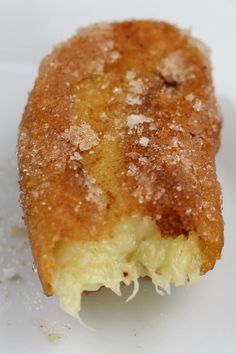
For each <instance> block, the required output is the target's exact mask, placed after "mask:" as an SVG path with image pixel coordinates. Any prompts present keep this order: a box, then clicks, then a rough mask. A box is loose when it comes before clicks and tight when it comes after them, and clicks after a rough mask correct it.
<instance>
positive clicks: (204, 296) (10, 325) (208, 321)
mask: <svg viewBox="0 0 236 354" xmlns="http://www.w3.org/2000/svg"><path fill="white" fill-rule="evenodd" d="M0 9H1V10H0V107H1V113H0V279H1V283H0V352H1V353H4V354H11V353H20V354H21V353H22V354H32V353H34V354H38V353H47V354H51V353H56V354H61V353H63V354H67V353H68V354H74V353H83V354H91V353H98V354H99V353H101V354H111V353H113V354H118V353H128V354H133V353H134V354H135V353H161V354H172V353H173V354H180V353H181V354H189V353H191V354H199V353H201V354H211V353H214V354H222V353H226V354H231V353H235V352H236V296H235V293H236V237H235V236H236V223H235V212H236V208H235V198H236V188H235V186H236V158H235V154H236V138H235V136H236V89H235V79H236V69H235V68H236V65H235V63H236V49H235V39H234V36H235V33H236V21H235V16H236V3H235V2H234V1H233V0H231V1H226V0H224V1H207V0H205V1H200V0H198V1H194V2H192V1H187V0H186V1H176V2H174V1H156V0H152V1H151V0H145V1H143V0H136V1H135V0H133V1H128V0H126V1H122V0H119V1H114V2H112V1H110V0H107V1H105V0H100V1H95V0H94V1H92V0H86V1H84V2H83V1H78V0H77V1H76V0H74V1H63V0H57V1H56V0H54V1H46V0H40V1H30V0H29V1H26V0H21V1H2V0H1V1H0ZM134 17H139V18H159V19H165V20H167V21H170V22H173V23H176V24H178V25H179V26H181V27H185V28H189V27H192V28H193V33H194V35H196V36H199V37H200V38H202V39H203V40H205V41H206V42H207V43H208V44H209V45H210V47H211V48H212V51H213V55H212V60H213V66H214V80H215V85H216V89H217V95H218V98H219V101H220V103H221V105H222V110H223V113H224V117H225V122H224V129H223V141H222V148H221V151H220V153H219V156H218V159H217V163H218V173H219V178H220V180H221V182H222V185H223V191H224V217H225V222H226V225H225V241H226V242H225V248H224V252H223V257H222V260H221V261H219V262H218V263H217V266H216V267H215V269H214V271H212V272H210V273H209V274H208V275H206V276H205V277H203V278H202V279H201V280H200V281H199V282H198V284H197V285H195V286H194V287H192V288H188V287H185V288H176V289H173V292H172V295H171V296H166V297H160V296H157V295H156V294H155V291H154V289H153V286H152V285H151V284H150V282H148V281H146V280H144V281H142V284H141V290H140V292H139V294H138V295H137V297H136V298H135V299H134V300H133V301H132V302H130V303H128V304H127V303H125V302H124V299H125V297H123V298H119V297H117V296H115V295H112V294H111V293H110V292H108V291H106V290H102V291H100V292H99V293H96V294H92V295H90V296H87V297H86V296H85V297H84V298H83V311H82V317H83V319H84V320H85V322H86V323H87V324H88V325H90V326H92V327H94V328H96V332H90V331H88V330H87V329H85V328H83V327H81V326H80V324H78V323H77V322H76V321H75V320H74V319H71V318H70V317H68V316H67V315H66V314H64V313H63V312H62V311H61V310H60V309H59V307H58V301H57V298H55V297H54V298H46V297H45V296H44V295H43V294H42V291H41V285H40V283H39V280H38V277H37V274H35V273H34V272H33V270H32V267H33V262H32V257H31V254H30V249H29V245H28V241H27V238H26V236H25V232H24V231H22V230H21V229H20V228H21V227H22V225H23V224H22V220H21V210H20V207H19V204H18V187H17V170H16V159H15V144H16V132H17V126H18V124H19V121H20V119H21V114H22V111H23V109H24V105H25V103H26V99H27V92H28V91H29V90H30V89H31V87H32V85H33V81H34V78H35V76H36V73H37V67H38V64H39V62H40V60H41V58H42V56H43V55H45V54H46V53H47V52H49V51H50V50H51V47H52V45H53V44H55V43H57V42H58V41H60V40H62V39H65V38H67V37H68V36H70V35H72V34H73V32H74V30H75V29H76V28H77V27H78V26H81V25H84V24H87V23H91V22H94V21H100V20H112V19H123V18H134ZM16 228H18V229H16ZM20 233H23V235H20ZM14 272H15V273H16V274H15V276H14V277H13V279H7V278H8V277H9V278H11V276H13V275H14ZM123 291H124V294H125V295H126V296H127V294H128V293H129V292H130V291H131V289H130V288H129V289H124V290H123Z"/></svg>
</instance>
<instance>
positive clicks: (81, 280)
mask: <svg viewBox="0 0 236 354" xmlns="http://www.w3.org/2000/svg"><path fill="white" fill-rule="evenodd" d="M55 258H56V272H55V275H54V280H53V287H54V291H55V293H56V294H58V295H59V298H60V304H61V307H62V309H63V310H64V311H65V312H67V313H69V314H70V315H72V316H74V317H77V318H78V314H79V311H80V307H81V295H82V293H83V291H85V290H87V291H96V290H98V289H99V288H101V287H102V286H105V287H106V288H109V289H111V290H112V291H113V292H114V293H116V294H117V295H121V292H120V286H121V283H124V284H126V285H129V284H131V283H134V290H133V293H132V295H131V296H130V297H129V299H128V300H130V299H131V298H133V297H134V296H135V294H136V293H137V291H138V289H139V283H138V279H139V277H145V276H148V277H149V278H151V280H152V282H153V284H154V285H155V288H156V290H157V292H158V293H160V294H165V293H170V285H171V283H173V284H175V285H176V286H179V285H182V284H184V283H185V282H186V281H187V280H188V281H189V282H190V283H194V282H195V281H196V280H197V279H198V277H199V275H200V266H201V252H200V248H199V245H198V238H197V236H196V234H195V233H194V232H192V233H190V234H189V235H188V237H186V236H184V235H179V236H178V237H176V238H163V237H161V234H160V231H159V229H158V227H157V226H156V224H155V222H154V221H152V220H151V219H150V218H148V217H141V216H133V217H129V218H123V219H122V220H121V221H120V222H119V223H118V224H117V225H116V226H115V227H114V229H113V235H112V237H110V238H100V239H99V240H98V241H88V242H85V241H83V242H78V243H71V242H68V241H60V242H58V244H57V245H56V249H55Z"/></svg>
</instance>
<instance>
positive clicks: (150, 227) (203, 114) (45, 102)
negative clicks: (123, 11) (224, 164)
mask: <svg viewBox="0 0 236 354" xmlns="http://www.w3.org/2000/svg"><path fill="white" fill-rule="evenodd" d="M208 54H209V53H208V49H207V48H206V47H205V46H204V45H203V43H201V42H200V41H199V40H197V39H194V38H193V37H191V36H190V34H189V33H187V32H186V31H182V30H180V29H178V28H176V27H175V26H172V25H169V24H167V23H164V22H157V21H127V22H121V23H111V24H108V23H101V24H96V25H93V26H90V27H88V28H84V29H81V30H79V31H78V33H77V34H76V35H75V36H74V37H72V38H71V39H70V40H68V41H67V42H65V43H62V44H60V45H59V46H58V47H56V48H55V49H54V50H53V52H52V54H50V55H48V56H47V57H46V58H45V59H44V60H43V62H42V64H41V66H40V70H39V75H38V78H37V80H36V82H35V85H34V88H33V90H32V92H31V93H30V95H29V99H28V103H27V106H26V108H25V112H24V115H23V119H22V121H21V124H20V128H19V137H18V162H19V176H20V193H21V195H20V198H21V203H22V207H23V211H24V218H25V223H26V226H27V228H28V231H29V237H30V242H31V246H32V251H33V255H34V259H35V262H36V265H37V268H38V272H39V276H40V279H41V282H42V285H43V288H44V291H45V293H46V294H47V295H52V294H57V295H58V296H59V297H60V303H61V306H62V308H63V309H64V310H65V311H66V312H68V313H69V314H71V315H72V316H75V317H77V316H78V312H79V310H80V301H81V294H82V293H83V292H84V291H96V290H98V289H99V288H101V287H102V286H105V287H107V288H110V289H111V290H113V291H114V292H115V293H116V294H118V295H120V285H121V284H122V283H124V284H126V285H129V284H131V283H134V291H133V294H132V295H131V297H132V296H134V295H135V293H136V292H137V291H138V279H139V278H140V277H144V276H148V277H149V278H150V279H151V280H152V282H153V283H154V285H155V287H156V290H157V292H158V293H160V294H163V293H169V292H170V286H171V284H175V285H176V286H178V285H182V284H184V283H185V282H186V281H189V282H190V283H194V282H195V281H196V280H197V279H198V277H199V275H201V274H204V273H206V272H207V271H209V270H211V269H212V268H213V267H214V265H215V262H216V260H217V259H219V258H220V255H221V250H222V247H223V220H222V214H221V189H220V185H219V183H218V181H217V177H216V167H215V154H216V152H217V150H218V148H219V145H220V130H221V115H220V111H219V107H218V105H217V102H216V99H215V96H214V88H213V83H212V77H211V66H210V62H209V57H208Z"/></svg>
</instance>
